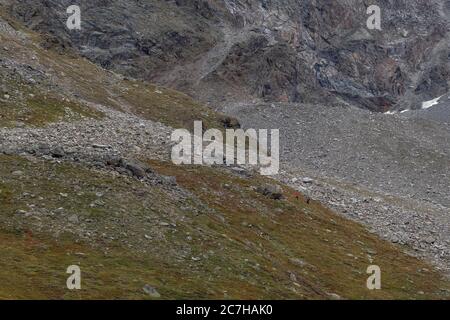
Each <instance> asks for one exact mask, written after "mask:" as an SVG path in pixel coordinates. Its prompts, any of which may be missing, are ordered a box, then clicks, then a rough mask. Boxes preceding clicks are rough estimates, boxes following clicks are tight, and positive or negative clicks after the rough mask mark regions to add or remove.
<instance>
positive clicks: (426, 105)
mask: <svg viewBox="0 0 450 320" xmlns="http://www.w3.org/2000/svg"><path fill="white" fill-rule="evenodd" d="M442 97H443V96H440V97H438V98H436V99H433V100H430V101H425V102H422V110H425V109H428V108H431V107H432V106H434V105H437V104H438V103H439V100H440V99H441V98H442Z"/></svg>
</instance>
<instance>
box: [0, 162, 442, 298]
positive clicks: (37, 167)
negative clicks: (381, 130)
mask: <svg viewBox="0 0 450 320" xmlns="http://www.w3.org/2000/svg"><path fill="white" fill-rule="evenodd" d="M0 164H1V165H0V176H1V177H2V178H1V180H0V199H1V202H0V212H1V214H0V225H1V226H2V227H1V229H0V230H1V231H0V240H1V241H0V255H1V256H2V259H1V262H0V283H2V286H0V297H1V298H65V299H78V298H101V299H111V298H112V299H114V298H130V299H137V298H146V297H147V296H146V295H145V293H144V292H143V290H142V288H143V286H144V285H145V284H150V285H152V286H154V287H155V288H156V289H157V290H158V292H160V294H161V297H162V298H163V299H171V298H172V299H176V298H201V299H206V298H216V299H226V298H256V299H264V298H266V299H268V298H275V299H317V298H329V297H330V296H329V294H331V293H334V294H337V295H339V296H341V297H343V298H357V299H361V298H368V299H372V298H381V299H390V298H400V299H406V298H417V299H423V298H446V297H447V298H448V292H449V291H445V290H448V288H449V284H448V282H446V280H444V279H443V278H442V277H441V275H440V274H439V273H437V272H435V271H433V268H432V267H431V266H429V265H427V264H426V263H424V262H422V261H419V260H417V259H415V258H412V257H410V256H407V255H405V254H403V253H401V250H400V249H399V248H398V247H395V246H393V245H391V244H389V243H387V242H384V241H381V240H379V239H378V238H377V237H376V236H374V235H372V234H370V233H368V232H367V231H366V230H365V229H364V228H363V227H361V226H360V225H358V224H356V223H354V222H350V221H348V220H345V219H343V218H341V217H339V216H336V215H335V214H333V213H332V212H330V211H329V210H327V209H326V208H324V207H322V206H321V205H320V204H318V203H315V202H314V201H312V202H310V203H309V204H308V203H306V201H305V199H304V198H303V197H302V195H300V194H299V193H297V192H296V191H294V190H292V189H289V188H284V194H285V199H284V200H282V201H275V200H271V199H269V198H267V197H265V196H263V195H261V194H259V193H257V192H256V191H255V189H256V187H257V186H258V185H260V184H263V183H274V182H273V181H271V180H268V179H266V178H264V177H259V176H254V177H252V178H251V179H248V178H243V177H239V176H237V175H235V174H232V173H229V172H228V171H227V170H225V169H220V168H205V167H190V166H186V167H178V166H174V165H172V164H169V163H165V162H156V161H150V162H149V164H150V165H151V166H152V168H153V169H155V170H157V171H158V172H161V173H162V174H165V175H172V176H176V178H177V181H178V183H179V185H180V186H182V187H183V188H185V189H187V190H189V191H190V192H192V196H190V197H188V198H185V196H182V194H179V191H176V190H172V191H167V189H165V188H166V187H163V186H150V185H146V184H143V183H141V182H139V181H137V180H134V179H132V178H128V177H123V176H114V175H111V174H109V173H107V172H100V171H93V170H89V169H86V168H82V167H81V166H77V165H71V164H57V163H55V164H51V163H49V162H45V161H37V162H30V161H27V160H25V159H23V158H19V157H12V156H0ZM16 170H21V171H22V172H23V174H22V175H13V174H12V172H14V171H16ZM99 192H101V193H102V197H101V198H100V199H101V200H102V202H103V204H102V205H99V206H96V207H92V206H91V204H92V203H93V202H95V199H96V198H98V195H96V194H98V193H99ZM171 192H172V193H171ZM173 192H174V193H173ZM61 194H62V195H61ZM64 194H68V195H70V196H67V197H65V196H64ZM177 195H178V196H177ZM58 208H63V209H62V210H59V209H58ZM17 210H24V211H27V212H32V213H33V214H32V215H31V216H28V217H26V216H24V215H23V214H18V213H17ZM52 213H54V214H52ZM74 213H76V214H77V215H78V217H79V218H80V223H79V224H73V225H72V224H70V223H68V222H67V217H68V216H70V215H71V214H74ZM87 219H90V220H92V221H91V222H87ZM162 222H164V224H162ZM87 232H89V233H90V236H89V237H86V233H87ZM124 232H125V233H127V236H122V235H121V234H122V233H124ZM103 234H105V235H106V236H104V235H103ZM110 236H112V237H113V238H114V239H111V238H110ZM148 236H150V238H151V239H148ZM71 264H78V265H80V266H81V269H82V276H83V290H81V291H77V292H72V291H69V290H66V289H65V281H66V279H67V276H68V275H67V274H66V273H65V271H66V268H67V267H68V266H69V265H71ZM370 264H377V265H379V266H380V267H381V270H382V284H383V290H380V291H369V290H367V289H366V287H365V284H366V279H367V277H368V275H366V269H367V267H368V265H370Z"/></svg>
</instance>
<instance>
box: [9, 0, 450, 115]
mask: <svg viewBox="0 0 450 320" xmlns="http://www.w3.org/2000/svg"><path fill="white" fill-rule="evenodd" d="M2 2H3V3H4V4H5V8H6V9H7V10H8V11H9V12H11V13H12V14H13V15H14V16H15V17H16V18H18V19H20V20H21V21H23V22H24V23H25V24H26V25H27V26H29V27H31V28H33V29H35V30H39V31H42V32H45V34H46V35H47V38H48V39H46V40H45V45H46V46H49V47H55V48H58V50H67V48H73V49H75V50H77V51H78V52H80V53H81V54H83V55H84V56H85V57H87V58H88V59H90V60H91V61H94V62H95V63H97V64H99V65H102V66H103V67H106V68H108V69H111V70H115V71H117V72H119V73H122V74H126V75H128V76H131V77H135V78H139V79H146V80H151V81H153V82H158V83H160V84H164V85H168V86H171V87H174V88H177V89H180V90H182V91H184V92H186V93H189V94H190V95H192V96H194V97H196V98H198V99H200V100H202V101H204V102H206V103H209V104H211V105H212V106H214V107H220V106H223V105H226V104H227V103H232V102H247V103H248V102H252V101H254V100H256V101H277V102H307V103H326V104H334V103H342V102H346V103H350V104H352V105H355V106H358V107H362V108H367V109H370V110H374V111H387V110H390V109H396V108H398V109H401V108H417V107H419V106H420V103H421V101H424V100H428V99H429V98H434V97H437V96H439V95H442V94H444V93H446V92H448V91H449V88H450V87H449V77H448V75H449V72H450V65H449V60H448V39H449V29H448V26H449V24H448V19H447V17H448V13H449V5H448V2H446V1H444V0H433V1H426V2H424V1H410V0H408V1H406V0H405V1H388V0H380V1H377V3H376V4H377V5H379V7H380V8H381V10H382V31H377V30H368V29H367V27H366V21H367V18H368V15H367V14H366V10H367V7H368V6H369V4H365V3H361V1H355V0H346V1H338V2H337V1H334V2H330V1H326V0H314V1H312V0H302V1H294V0H282V1H267V0H264V1H263V0H251V1H241V0H225V1H217V0H182V1H179V0H177V1H152V2H142V1H131V2H130V1H123V0H113V1H81V2H80V4H81V9H82V14H83V17H82V20H83V27H82V30H81V31H80V32H71V31H69V30H67V28H64V27H62V24H63V21H65V20H66V19H67V15H66V13H65V8H67V7H68V6H69V5H70V4H71V2H70V1H68V0H64V1H59V0H58V1H56V0H45V1H43V0H42V1H32V0H25V1H20V3H18V2H16V1H11V0H3V1H2Z"/></svg>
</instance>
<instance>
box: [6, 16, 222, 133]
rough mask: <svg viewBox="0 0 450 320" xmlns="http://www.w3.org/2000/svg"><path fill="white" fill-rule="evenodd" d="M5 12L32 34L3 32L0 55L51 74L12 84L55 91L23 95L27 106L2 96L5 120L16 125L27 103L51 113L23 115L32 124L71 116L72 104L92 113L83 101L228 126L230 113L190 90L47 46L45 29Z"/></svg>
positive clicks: (174, 122) (179, 121)
mask: <svg viewBox="0 0 450 320" xmlns="http://www.w3.org/2000/svg"><path fill="white" fill-rule="evenodd" d="M0 17H2V18H3V19H4V20H6V21H8V22H9V23H10V24H11V25H12V26H13V27H14V28H15V29H16V30H19V31H21V32H22V33H23V34H25V35H26V37H27V40H26V41H24V40H21V39H20V38H17V37H13V36H8V35H7V34H0V40H1V42H2V46H4V47H7V48H8V51H7V52H2V51H1V50H0V57H1V56H2V55H5V56H6V57H7V58H10V59H13V60H15V61H17V62H20V63H22V64H25V65H30V66H32V67H34V68H36V69H38V70H39V69H44V70H45V71H46V73H47V74H48V75H49V76H48V79H47V80H46V81H43V82H42V83H39V84H36V85H25V84H23V83H22V81H21V79H14V81H15V82H16V83H15V85H14V86H13V87H12V88H11V89H12V91H15V90H17V91H18V92H19V93H20V95H23V96H25V97H28V94H29V93H34V92H35V91H41V92H47V94H48V95H50V97H51V99H49V101H46V99H37V98H34V99H24V101H23V102H22V104H23V105H24V106H23V107H22V108H18V104H13V103H12V102H8V101H4V102H1V99H0V126H11V122H12V121H13V120H15V119H14V117H15V118H18V119H20V118H21V116H22V114H23V112H24V111H23V109H26V111H27V112H28V113H30V114H39V113H40V112H42V110H43V109H45V110H46V114H44V115H42V116H41V117H40V118H39V119H38V121H32V120H33V119H32V120H30V121H28V120H27V117H24V119H23V120H24V122H25V123H26V124H31V125H45V123H48V122H54V121H58V120H68V119H64V117H62V115H61V113H64V112H63V111H64V109H65V108H64V107H66V108H67V107H69V108H70V109H72V111H73V112H74V113H79V114H81V115H82V116H90V114H89V113H87V114H86V111H85V110H84V113H83V112H81V111H82V110H80V109H82V108H84V101H88V102H91V103H96V104H102V105H106V106H109V107H112V108H116V109H118V110H124V111H128V112H133V113H135V114H138V115H140V116H142V117H144V118H146V119H150V120H154V121H159V122H162V123H164V124H166V125H169V126H173V127H191V126H192V124H193V121H194V120H202V121H203V122H204V124H205V127H209V128H220V127H222V126H223V123H222V121H223V120H224V119H226V118H227V117H226V116H224V115H221V114H218V113H215V112H213V111H212V110H211V109H209V108H207V107H205V106H203V105H201V104H199V103H197V102H195V101H194V100H192V99H191V98H190V97H188V96H187V95H185V94H182V93H179V92H177V91H174V90H170V89H166V88H161V87H157V86H154V85H151V84H148V83H144V82H140V81H133V80H127V79H123V78H121V77H120V76H118V75H116V74H113V73H111V72H108V71H106V70H104V69H102V68H101V67H99V66H96V65H94V64H93V63H91V62H89V61H88V60H86V59H84V58H81V57H79V56H77V55H76V54H75V53H73V52H71V51H67V52H65V53H63V54H61V53H59V52H57V51H55V50H45V49H43V48H42V47H41V46H40V45H39V44H40V43H43V42H44V39H43V36H42V35H39V34H36V33H34V32H32V31H30V30H27V29H24V28H23V27H22V26H21V25H20V24H18V23H17V22H15V21H13V20H11V19H10V18H9V17H8V16H7V15H6V14H5V13H2V12H1V8H0ZM0 81H1V82H0V85H1V84H3V83H4V82H5V79H3V78H0ZM8 87H10V86H8ZM74 94H75V96H73V95H74ZM11 96H13V97H11V98H12V99H13V98H16V94H11ZM0 98H1V97H0ZM64 98H67V99H68V101H66V99H64ZM28 100H31V101H28ZM55 100H58V101H59V102H60V107H57V106H56V105H55V103H53V102H55ZM44 107H45V108H44ZM91 112H92V111H91ZM94 115H95V114H94ZM43 116H46V118H45V119H44V118H43ZM2 119H4V120H2ZM69 120H71V119H69Z"/></svg>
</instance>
